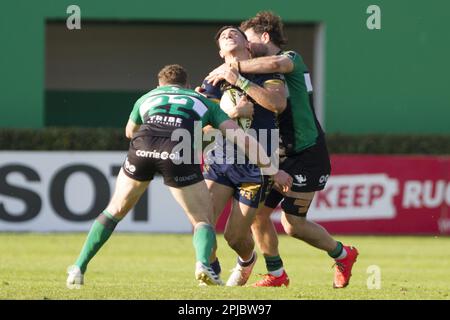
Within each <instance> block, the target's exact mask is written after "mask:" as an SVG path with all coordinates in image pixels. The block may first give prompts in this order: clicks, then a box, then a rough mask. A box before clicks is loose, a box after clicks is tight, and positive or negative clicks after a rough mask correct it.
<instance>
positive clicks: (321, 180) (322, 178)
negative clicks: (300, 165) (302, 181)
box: [319, 174, 330, 187]
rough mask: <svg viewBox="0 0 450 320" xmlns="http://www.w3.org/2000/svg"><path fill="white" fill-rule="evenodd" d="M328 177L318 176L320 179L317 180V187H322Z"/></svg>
mask: <svg viewBox="0 0 450 320" xmlns="http://www.w3.org/2000/svg"><path fill="white" fill-rule="evenodd" d="M329 177H330V175H329V174H327V175H323V176H320V178H319V186H320V187H323V186H324V185H325V184H326V183H327V181H328V178H329Z"/></svg>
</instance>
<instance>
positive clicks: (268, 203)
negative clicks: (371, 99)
mask: <svg viewBox="0 0 450 320" xmlns="http://www.w3.org/2000/svg"><path fill="white" fill-rule="evenodd" d="M282 199H283V195H282V194H281V193H279V192H278V191H277V190H275V189H272V190H271V191H270V193H269V195H268V196H267V198H266V200H265V202H264V205H263V206H260V208H259V209H258V212H257V214H256V217H255V221H254V222H253V224H252V233H253V236H254V238H255V242H256V244H257V245H258V247H259V249H260V251H261V252H262V254H263V256H264V260H265V263H266V268H267V274H266V275H264V276H263V279H261V280H259V281H257V282H256V283H255V284H254V286H258V287H259V286H270V287H272V286H282V285H285V286H288V285H289V277H288V276H287V274H286V271H285V270H284V266H283V260H282V259H281V257H280V254H279V251H278V235H277V231H276V229H275V226H274V224H273V222H272V220H271V219H270V215H271V214H272V212H273V210H274V209H275V208H276V207H277V206H278V204H279V203H280V201H281V200H282Z"/></svg>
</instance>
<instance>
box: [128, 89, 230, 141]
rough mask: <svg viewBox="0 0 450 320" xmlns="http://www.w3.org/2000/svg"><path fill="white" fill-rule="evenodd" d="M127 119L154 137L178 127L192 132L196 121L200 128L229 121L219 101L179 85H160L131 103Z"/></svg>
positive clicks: (170, 132) (167, 134)
mask: <svg viewBox="0 0 450 320" xmlns="http://www.w3.org/2000/svg"><path fill="white" fill-rule="evenodd" d="M130 119H131V120H132V121H133V122H134V123H136V124H139V125H142V126H141V130H149V131H151V132H152V135H156V136H170V135H171V134H172V132H173V131H174V130H175V129H178V128H183V129H187V130H189V132H191V133H193V132H194V131H193V130H194V122H195V121H201V124H202V127H204V126H206V125H212V126H213V127H215V128H218V127H219V125H220V124H221V123H222V122H224V121H226V120H229V118H228V116H227V115H226V113H225V112H223V111H222V109H220V106H219V105H218V104H216V103H214V102H212V101H210V100H209V99H207V98H205V97H204V96H202V95H201V94H199V93H197V92H195V91H194V90H190V89H185V88H181V87H178V86H164V87H159V88H156V89H154V90H152V91H150V92H148V93H146V94H145V95H143V96H142V97H141V98H139V99H138V100H137V101H136V103H135V104H134V108H133V111H132V112H131V114H130Z"/></svg>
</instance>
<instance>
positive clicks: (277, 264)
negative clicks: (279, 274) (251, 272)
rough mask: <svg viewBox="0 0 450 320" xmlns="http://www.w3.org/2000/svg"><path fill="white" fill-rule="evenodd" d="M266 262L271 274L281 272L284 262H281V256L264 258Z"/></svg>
mask: <svg viewBox="0 0 450 320" xmlns="http://www.w3.org/2000/svg"><path fill="white" fill-rule="evenodd" d="M264 260H265V261H266V268H267V271H269V272H272V271H276V270H279V269H280V268H282V267H283V260H281V257H280V256H279V255H278V256H273V257H271V256H264Z"/></svg>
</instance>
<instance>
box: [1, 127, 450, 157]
mask: <svg viewBox="0 0 450 320" xmlns="http://www.w3.org/2000/svg"><path fill="white" fill-rule="evenodd" d="M327 142H328V148H329V151H330V153H334V154H339V153H347V154H354V153H356V154H422V155H429V154H430V155H431V154H432V155H450V135H380V134H370V135H344V134H329V135H327ZM127 149H128V139H127V138H126V137H125V130H124V129H118V128H76V127H70V128H67V127H64V128H61V127H53V128H45V129H0V150H122V151H124V150H127Z"/></svg>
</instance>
